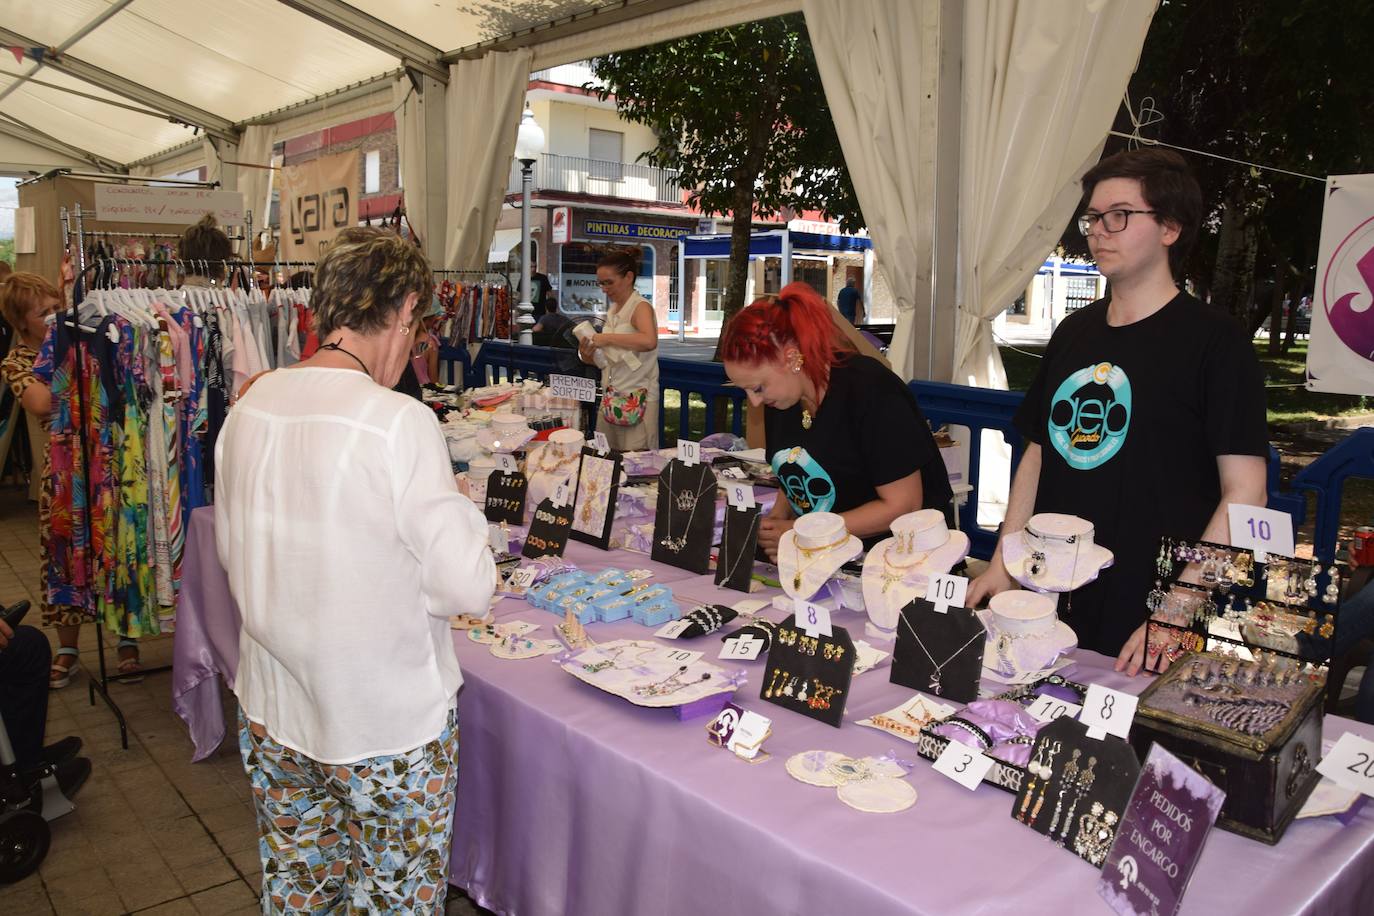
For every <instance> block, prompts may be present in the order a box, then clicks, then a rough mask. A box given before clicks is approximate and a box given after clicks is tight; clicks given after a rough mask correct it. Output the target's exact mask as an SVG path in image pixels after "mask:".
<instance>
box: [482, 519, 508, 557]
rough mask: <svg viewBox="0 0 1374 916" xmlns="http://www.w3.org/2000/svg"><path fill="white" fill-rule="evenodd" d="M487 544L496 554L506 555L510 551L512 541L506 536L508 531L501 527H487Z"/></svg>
mask: <svg viewBox="0 0 1374 916" xmlns="http://www.w3.org/2000/svg"><path fill="white" fill-rule="evenodd" d="M487 543H488V544H490V545H491V549H492V550H493V551H494V552H495V553H505V552H506V551H508V550H510V539H509V538H508V537H507V536H506V531H505V529H504V528H502V527H501V526H500V525H488V526H487Z"/></svg>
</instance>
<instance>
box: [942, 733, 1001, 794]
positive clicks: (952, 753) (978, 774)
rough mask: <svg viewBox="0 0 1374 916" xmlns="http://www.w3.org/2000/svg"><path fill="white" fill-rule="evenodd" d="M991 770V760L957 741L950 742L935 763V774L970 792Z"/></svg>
mask: <svg viewBox="0 0 1374 916" xmlns="http://www.w3.org/2000/svg"><path fill="white" fill-rule="evenodd" d="M990 769H992V758H991V757H989V756H987V755H986V754H984V753H982V752H980V751H977V750H975V749H974V748H971V747H965V746H964V745H962V744H960V743H959V742H958V741H951V742H950V743H949V744H947V745H946V746H945V750H944V752H943V753H942V754H940V756H939V757H938V758H937V759H936V761H935V772H937V773H943V774H944V775H945V776H948V777H949V778H950V779H952V780H954V781H955V782H957V783H958V784H959V785H961V786H963V787H964V788H965V789H969V790H970V791H972V790H973V789H976V788H978V784H979V783H980V782H982V781H983V777H985V776H987V775H988V770H990Z"/></svg>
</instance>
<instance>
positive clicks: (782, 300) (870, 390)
mask: <svg viewBox="0 0 1374 916" xmlns="http://www.w3.org/2000/svg"><path fill="white" fill-rule="evenodd" d="M833 314H834V313H833V312H831V311H830V306H829V305H827V304H826V302H825V300H824V299H822V298H821V296H820V295H819V294H818V293H817V292H816V291H815V290H814V289H812V288H811V287H810V286H809V285H808V284H806V283H802V282H797V283H789V284H788V285H787V286H784V287H783V288H782V292H781V293H780V294H779V295H777V296H765V297H764V298H762V299H759V300H757V301H755V302H754V303H752V304H751V305H749V306H747V307H746V308H744V309H741V310H740V312H739V314H737V315H736V316H735V317H734V318H733V319H731V321H730V324H729V325H727V326H726V328H725V334H724V336H722V337H721V341H720V358H721V360H722V361H723V362H724V363H725V374H726V375H728V376H729V377H730V382H731V384H733V385H737V386H739V387H740V388H742V389H744V392H745V394H746V395H748V397H749V403H750V404H751V405H752V406H754V407H760V406H761V407H763V408H764V430H765V443H764V449H765V453H766V454H767V455H768V457H769V461H770V462H771V464H772V466H773V472H774V473H775V474H776V475H777V477H778V483H779V485H780V486H781V488H782V492H783V494H784V495H785V496H786V499H778V500H775V501H774V503H773V508H772V510H771V511H770V512H769V514H768V515H767V516H766V517H765V518H764V519H763V520H762V521H761V522H760V523H759V546H760V547H762V548H763V549H764V551H765V552H767V554H768V556H769V558H770V559H774V560H775V559H776V557H777V551H778V541H779V539H780V538H781V537H782V535H783V532H785V531H787V530H788V529H789V528H791V527H792V523H793V521H794V520H795V519H796V517H797V516H798V515H804V514H806V513H808V512H837V513H839V514H840V515H843V516H844V520H845V526H846V527H847V528H848V529H849V533H850V534H854V535H857V536H858V537H860V538H863V539H864V541H865V543H866V544H868V545H869V546H872V544H873V543H874V542H875V541H876V540H877V539H878V537H880V536H881V535H883V534H884V533H885V532H887V531H888V530H889V528H890V527H891V525H892V522H893V520H894V519H896V518H897V517H898V516H899V515H905V514H906V513H908V512H914V511H915V510H917V509H922V508H930V509H939V510H940V511H942V512H945V513H948V512H949V510H950V500H951V498H952V496H953V491H952V490H951V489H950V486H949V475H948V473H947V472H946V471H945V463H944V460H943V459H941V457H940V449H939V447H937V446H936V444H935V436H934V435H933V434H932V433H931V431H930V424H929V423H927V422H926V418H925V415H924V414H922V413H921V408H920V405H918V404H917V403H916V397H915V395H913V394H912V393H911V389H910V388H908V387H907V386H906V384H905V383H904V382H903V381H902V380H901V379H899V378H898V377H897V376H896V375H895V374H894V373H893V372H892V370H891V369H889V368H887V367H886V366H884V365H883V364H882V363H881V362H879V361H878V360H876V359H873V358H872V357H869V356H863V355H861V354H859V353H858V352H856V351H855V349H854V347H853V345H852V344H851V343H850V342H849V340H848V339H847V338H846V337H845V336H844V334H843V333H841V331H840V327H839V325H838V324H837V323H836V322H835V320H834V318H833V317H832V316H833Z"/></svg>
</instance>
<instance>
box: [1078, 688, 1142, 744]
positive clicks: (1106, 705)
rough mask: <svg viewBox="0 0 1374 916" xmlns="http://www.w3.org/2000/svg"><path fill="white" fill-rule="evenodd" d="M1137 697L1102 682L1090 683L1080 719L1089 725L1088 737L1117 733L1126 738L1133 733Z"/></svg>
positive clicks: (1118, 735) (1099, 737)
mask: <svg viewBox="0 0 1374 916" xmlns="http://www.w3.org/2000/svg"><path fill="white" fill-rule="evenodd" d="M1137 702H1139V699H1138V698H1137V697H1134V696H1132V695H1131V694H1129V693H1122V692H1121V691H1119V690H1112V689H1111V688H1110V687H1103V686H1102V685H1101V684H1089V685H1088V694H1087V696H1085V697H1084V698H1083V710H1082V712H1080V713H1079V714H1078V721H1079V722H1082V723H1083V724H1084V725H1086V726H1088V737H1089V738H1098V739H1101V738H1103V737H1105V736H1106V735H1116V736H1117V737H1118V738H1122V739H1125V738H1126V737H1128V736H1129V735H1130V733H1131V720H1132V719H1134V718H1135V706H1136V703H1137Z"/></svg>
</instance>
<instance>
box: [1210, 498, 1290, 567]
mask: <svg viewBox="0 0 1374 916" xmlns="http://www.w3.org/2000/svg"><path fill="white" fill-rule="evenodd" d="M1226 513H1227V515H1228V516H1229V521H1230V523H1231V545H1232V546H1233V547H1242V548H1247V549H1250V550H1253V551H1254V552H1255V560H1256V561H1257V562H1259V563H1263V562H1265V560H1266V558H1267V555H1268V554H1271V553H1277V554H1279V555H1281V556H1285V557H1291V556H1292V555H1293V517H1292V516H1291V515H1289V514H1288V513H1287V512H1280V511H1279V510H1277V509H1262V508H1260V507H1259V506H1242V505H1238V504H1236V503H1231V504H1230V505H1228V506H1227V507H1226Z"/></svg>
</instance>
